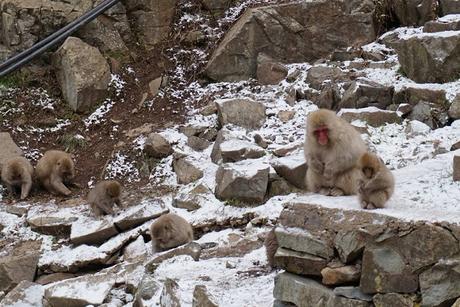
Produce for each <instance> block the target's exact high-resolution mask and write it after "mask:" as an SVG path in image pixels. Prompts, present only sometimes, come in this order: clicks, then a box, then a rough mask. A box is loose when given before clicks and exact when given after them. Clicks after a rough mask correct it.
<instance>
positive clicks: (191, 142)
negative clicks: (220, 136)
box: [187, 135, 211, 151]
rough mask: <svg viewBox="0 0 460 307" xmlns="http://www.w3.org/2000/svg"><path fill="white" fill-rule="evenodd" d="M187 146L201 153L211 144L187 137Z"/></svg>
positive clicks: (200, 139) (194, 137) (201, 139)
mask: <svg viewBox="0 0 460 307" xmlns="http://www.w3.org/2000/svg"><path fill="white" fill-rule="evenodd" d="M187 145H188V146H190V147H191V148H192V149H193V150H196V151H203V150H205V149H206V148H208V147H209V146H210V145H211V142H209V141H208V140H206V139H203V138H200V137H197V136H194V135H192V136H189V137H188V140H187Z"/></svg>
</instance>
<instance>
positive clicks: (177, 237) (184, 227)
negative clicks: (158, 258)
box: [150, 213, 193, 252]
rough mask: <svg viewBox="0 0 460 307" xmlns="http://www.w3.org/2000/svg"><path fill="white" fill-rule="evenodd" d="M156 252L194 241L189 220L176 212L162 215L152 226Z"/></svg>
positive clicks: (151, 233)
mask: <svg viewBox="0 0 460 307" xmlns="http://www.w3.org/2000/svg"><path fill="white" fill-rule="evenodd" d="M150 235H151V236H152V247H153V251H154V252H160V251H165V250H168V249H171V248H174V247H177V246H180V245H183V244H186V243H188V242H191V241H193V229H192V226H191V225H190V223H189V222H187V221H186V220H185V219H184V218H182V217H180V216H178V215H177V214H174V213H168V214H165V215H162V216H160V217H159V218H158V219H157V220H156V221H155V222H154V223H153V224H152V226H150Z"/></svg>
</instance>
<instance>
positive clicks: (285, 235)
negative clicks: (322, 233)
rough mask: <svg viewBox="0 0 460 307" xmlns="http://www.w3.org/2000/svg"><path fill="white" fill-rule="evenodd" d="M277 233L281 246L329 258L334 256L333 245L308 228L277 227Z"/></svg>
mask: <svg viewBox="0 0 460 307" xmlns="http://www.w3.org/2000/svg"><path fill="white" fill-rule="evenodd" d="M275 234H276V239H277V241H278V245H279V246H280V247H284V248H287V249H291V250H295V251H299V252H304V253H308V254H311V255H314V256H318V257H321V258H324V259H327V260H329V259H331V258H332V256H334V249H333V248H332V246H330V245H329V244H328V243H327V242H324V241H322V240H321V239H318V238H316V237H315V236H313V235H312V234H311V233H309V232H308V231H306V230H303V229H298V228H285V227H276V230H275Z"/></svg>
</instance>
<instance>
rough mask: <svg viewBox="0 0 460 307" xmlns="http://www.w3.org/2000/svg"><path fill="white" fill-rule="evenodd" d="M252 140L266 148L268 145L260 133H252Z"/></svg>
mask: <svg viewBox="0 0 460 307" xmlns="http://www.w3.org/2000/svg"><path fill="white" fill-rule="evenodd" d="M254 142H256V144H257V145H259V146H260V147H262V148H263V149H267V147H268V143H267V141H266V140H265V139H264V138H263V137H262V136H261V135H260V134H257V133H256V134H254Z"/></svg>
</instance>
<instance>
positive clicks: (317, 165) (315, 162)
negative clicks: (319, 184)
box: [308, 158, 324, 174]
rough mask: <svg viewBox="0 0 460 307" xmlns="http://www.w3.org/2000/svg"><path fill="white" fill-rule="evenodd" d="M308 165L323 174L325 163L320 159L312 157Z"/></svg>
mask: <svg viewBox="0 0 460 307" xmlns="http://www.w3.org/2000/svg"><path fill="white" fill-rule="evenodd" d="M308 162H309V163H308V167H310V168H311V169H312V170H313V171H314V172H315V173H317V174H323V172H324V164H323V162H321V161H320V160H319V159H316V158H310V161H308Z"/></svg>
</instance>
